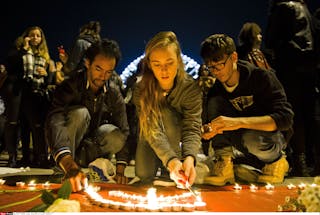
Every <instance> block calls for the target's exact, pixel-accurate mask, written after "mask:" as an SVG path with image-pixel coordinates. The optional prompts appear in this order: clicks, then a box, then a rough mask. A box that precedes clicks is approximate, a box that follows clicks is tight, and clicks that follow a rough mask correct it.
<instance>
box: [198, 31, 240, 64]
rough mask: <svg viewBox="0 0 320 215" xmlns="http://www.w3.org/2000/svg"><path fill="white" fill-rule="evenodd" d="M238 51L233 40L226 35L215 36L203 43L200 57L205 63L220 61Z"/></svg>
mask: <svg viewBox="0 0 320 215" xmlns="http://www.w3.org/2000/svg"><path fill="white" fill-rule="evenodd" d="M235 51H236V45H235V43H234V41H233V39H232V38H231V37H229V36H227V35H225V34H213V35H211V36H209V37H208V38H206V39H205V40H204V41H203V42H202V43H201V50H200V55H201V57H202V59H203V60H204V61H214V62H217V61H220V60H222V59H223V58H224V55H230V54H232V53H233V52H235Z"/></svg>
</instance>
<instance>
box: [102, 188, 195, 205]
mask: <svg viewBox="0 0 320 215" xmlns="http://www.w3.org/2000/svg"><path fill="white" fill-rule="evenodd" d="M195 192H196V193H197V194H198V195H200V193H199V192H197V191H195ZM108 195H109V196H114V197H121V198H122V199H127V200H132V201H139V202H144V201H148V197H147V196H142V195H135V194H133V195H131V194H128V193H125V192H123V191H119V190H112V191H109V192H108ZM190 197H193V195H192V193H190V192H186V193H182V194H181V195H174V196H163V195H161V196H159V197H157V200H158V201H159V202H168V201H179V200H181V199H187V198H190Z"/></svg>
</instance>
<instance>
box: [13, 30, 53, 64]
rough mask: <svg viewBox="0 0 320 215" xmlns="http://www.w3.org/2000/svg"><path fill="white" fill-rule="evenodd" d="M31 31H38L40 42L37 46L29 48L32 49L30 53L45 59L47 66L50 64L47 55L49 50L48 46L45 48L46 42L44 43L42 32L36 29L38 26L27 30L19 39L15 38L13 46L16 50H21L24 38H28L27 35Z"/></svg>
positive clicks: (44, 38)
mask: <svg viewBox="0 0 320 215" xmlns="http://www.w3.org/2000/svg"><path fill="white" fill-rule="evenodd" d="M33 30H39V31H40V33H41V42H40V44H39V45H38V46H36V47H30V48H31V49H32V52H33V54H34V55H36V56H41V57H43V58H44V59H46V62H47V64H49V63H50V55H49V50H48V46H47V41H46V37H45V36H44V33H43V30H42V29H41V28H40V27H38V26H32V27H29V28H27V29H26V30H25V31H24V32H23V33H22V35H21V36H20V37H18V38H17V40H16V42H15V44H16V48H17V49H18V50H20V49H22V47H23V45H24V44H23V43H24V38H26V37H28V36H29V33H30V32H31V31H33Z"/></svg>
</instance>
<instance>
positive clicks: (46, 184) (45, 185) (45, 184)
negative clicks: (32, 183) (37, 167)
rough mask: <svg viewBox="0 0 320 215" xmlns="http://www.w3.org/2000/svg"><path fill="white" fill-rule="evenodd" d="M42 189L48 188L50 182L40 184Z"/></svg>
mask: <svg viewBox="0 0 320 215" xmlns="http://www.w3.org/2000/svg"><path fill="white" fill-rule="evenodd" d="M42 187H44V188H49V187H50V182H49V181H46V182H45V183H44V184H42Z"/></svg>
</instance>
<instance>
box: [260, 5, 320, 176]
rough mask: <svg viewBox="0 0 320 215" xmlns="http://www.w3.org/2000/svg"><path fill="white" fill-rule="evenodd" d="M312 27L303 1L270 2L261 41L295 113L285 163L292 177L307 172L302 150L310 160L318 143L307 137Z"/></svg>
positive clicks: (312, 82)
mask: <svg viewBox="0 0 320 215" xmlns="http://www.w3.org/2000/svg"><path fill="white" fill-rule="evenodd" d="M312 26H313V25H312V16H311V14H310V12H309V10H308V7H307V5H306V4H305V2H304V1H303V0H273V1H270V10H269V17H268V23H267V28H266V37H265V41H266V48H268V49H269V50H271V53H272V62H270V63H271V66H272V68H274V69H275V71H276V74H277V76H278V78H279V80H280V81H281V83H282V84H283V86H284V88H285V91H286V94H287V97H288V101H289V102H290V103H291V104H292V106H293V111H294V113H295V117H294V124H293V130H294V134H293V136H292V138H291V140H290V142H289V147H291V148H292V155H291V156H289V162H290V164H291V166H292V167H293V168H292V171H291V175H294V176H309V175H310V169H309V168H308V165H307V161H308V160H307V158H306V153H308V155H310V156H307V157H308V158H311V160H312V149H313V147H314V144H319V142H313V140H312V139H311V137H313V135H314V134H312V129H313V128H312V126H313V125H314V120H315V101H316V92H315V87H316V69H315V68H316V66H315V65H316V60H315V55H314V39H313V35H312ZM317 132H319V131H317ZM310 153H311V154H310ZM317 156H319V155H317ZM290 157H291V159H290ZM311 160H309V163H311V162H312V161H311Z"/></svg>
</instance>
